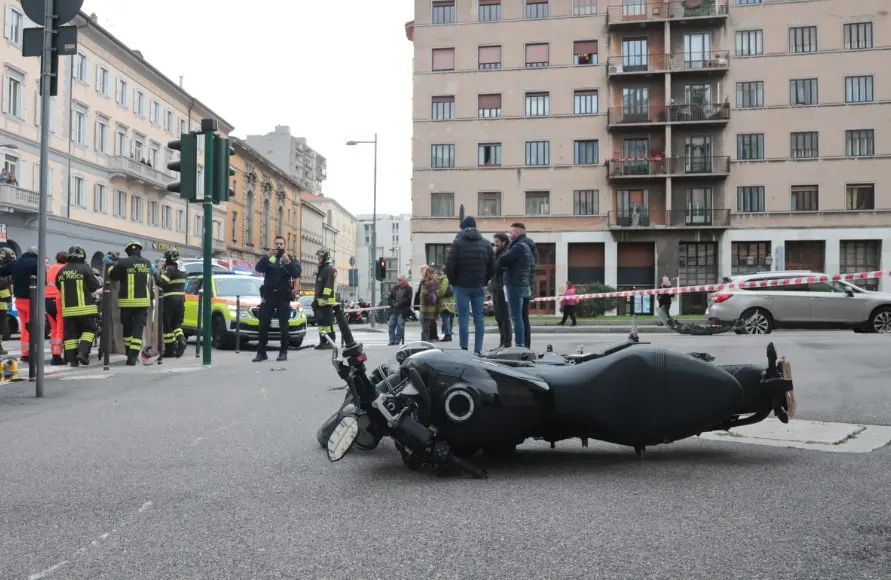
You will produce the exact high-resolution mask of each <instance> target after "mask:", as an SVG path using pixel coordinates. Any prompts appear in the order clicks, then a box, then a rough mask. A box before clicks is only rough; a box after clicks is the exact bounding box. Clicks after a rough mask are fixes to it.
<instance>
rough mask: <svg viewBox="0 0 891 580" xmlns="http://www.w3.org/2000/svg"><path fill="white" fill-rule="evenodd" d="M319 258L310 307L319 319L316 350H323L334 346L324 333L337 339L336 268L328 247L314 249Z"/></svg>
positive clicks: (333, 339) (334, 339)
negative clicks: (335, 320) (335, 321)
mask: <svg viewBox="0 0 891 580" xmlns="http://www.w3.org/2000/svg"><path fill="white" fill-rule="evenodd" d="M316 256H317V257H318V258H319V271H318V273H317V274H316V299H315V301H314V302H313V305H312V308H313V312H315V315H316V318H317V319H318V321H319V344H317V345H316V347H315V348H316V350H325V349H330V348H334V347H333V346H332V345H331V343H329V342H328V341H327V340H325V337H324V335H325V334H327V335H328V338H330V339H331V340H332V341H333V342H336V341H337V334H336V333H335V332H334V310H333V308H332V307H333V306H334V300H335V296H334V288H335V284H336V281H337V268H335V267H334V260H332V259H331V252H329V251H328V248H319V249H318V250H317V251H316Z"/></svg>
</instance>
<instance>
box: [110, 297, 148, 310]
mask: <svg viewBox="0 0 891 580" xmlns="http://www.w3.org/2000/svg"><path fill="white" fill-rule="evenodd" d="M150 304H151V299H150V298H120V299H118V306H120V307H121V308H124V307H128V308H148V307H149V305H150Z"/></svg>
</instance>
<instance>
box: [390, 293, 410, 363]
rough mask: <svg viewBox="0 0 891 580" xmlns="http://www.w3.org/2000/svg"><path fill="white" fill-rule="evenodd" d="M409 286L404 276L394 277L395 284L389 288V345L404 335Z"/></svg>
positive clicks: (401, 338) (396, 342) (400, 339)
mask: <svg viewBox="0 0 891 580" xmlns="http://www.w3.org/2000/svg"><path fill="white" fill-rule="evenodd" d="M411 295H412V291H411V286H409V285H408V280H406V279H405V276H399V277H398V278H396V285H395V286H393V288H392V289H391V290H390V320H389V323H388V324H387V326H388V330H389V332H390V343H389V344H390V346H392V345H394V344H399V343H401V342H402V340H403V338H404V337H405V320H406V319H407V318H408V315H409V313H410V312H411Z"/></svg>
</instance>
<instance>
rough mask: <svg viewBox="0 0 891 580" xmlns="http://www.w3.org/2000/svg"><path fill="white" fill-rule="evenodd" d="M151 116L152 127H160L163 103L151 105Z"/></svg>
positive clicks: (155, 102)
mask: <svg viewBox="0 0 891 580" xmlns="http://www.w3.org/2000/svg"><path fill="white" fill-rule="evenodd" d="M151 107H152V108H151V111H150V113H151V116H150V117H149V121H150V122H151V123H152V125H160V124H161V103H159V102H158V101H152V104H151Z"/></svg>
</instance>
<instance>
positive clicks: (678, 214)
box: [666, 208, 730, 228]
mask: <svg viewBox="0 0 891 580" xmlns="http://www.w3.org/2000/svg"><path fill="white" fill-rule="evenodd" d="M666 213H668V214H669V215H668V216H667V217H668V220H667V221H668V227H671V228H727V227H730V210H729V209H711V208H708V209H705V208H690V209H672V210H668V211H667V212H666Z"/></svg>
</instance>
